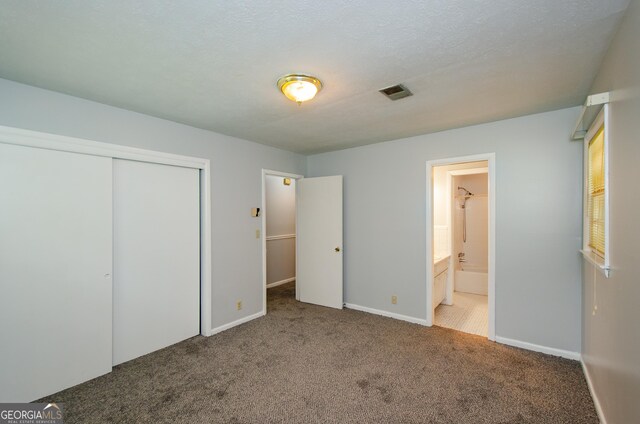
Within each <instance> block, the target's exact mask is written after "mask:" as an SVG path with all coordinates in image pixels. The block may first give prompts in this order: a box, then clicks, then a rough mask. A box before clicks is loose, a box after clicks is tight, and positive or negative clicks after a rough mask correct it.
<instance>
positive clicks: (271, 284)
mask: <svg viewBox="0 0 640 424" xmlns="http://www.w3.org/2000/svg"><path fill="white" fill-rule="evenodd" d="M292 281H296V277H291V278H287V279H286V280H280V281H274V282H273V283H269V284H267V288H268V289H270V288H272V287H278V286H281V285H283V284H287V283H290V282H292Z"/></svg>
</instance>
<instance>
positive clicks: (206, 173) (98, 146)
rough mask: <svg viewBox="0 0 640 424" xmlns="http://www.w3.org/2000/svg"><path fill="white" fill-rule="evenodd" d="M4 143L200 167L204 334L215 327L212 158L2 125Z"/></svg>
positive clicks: (202, 324)
mask: <svg viewBox="0 0 640 424" xmlns="http://www.w3.org/2000/svg"><path fill="white" fill-rule="evenodd" d="M0 143H4V144H13V145H17V146H27V147H35V148H39V149H47V150H58V151H62V152H70V153H79V154H86V155H91V156H102V157H108V158H113V159H126V160H133V161H138V162H149V163H157V164H162V165H173V166H181V167H184V168H194V169H198V170H200V311H199V315H200V334H201V335H203V336H210V335H212V334H213V332H212V328H211V261H212V258H211V164H210V161H209V159H204V158H197V157H191V156H183V155H177V154H173V153H165V152H159V151H154V150H147V149H140V148H137V147H129V146H124V145H119V144H111V143H104V142H100V141H92V140H86V139H81V138H75V137H68V136H62V135H56V134H49V133H44V132H39V131H31V130H25V129H22V128H13V127H6V126H0Z"/></svg>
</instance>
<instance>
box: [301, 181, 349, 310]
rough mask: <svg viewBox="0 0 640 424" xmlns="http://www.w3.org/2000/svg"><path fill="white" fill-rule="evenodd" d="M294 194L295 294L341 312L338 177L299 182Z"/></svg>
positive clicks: (340, 193)
mask: <svg viewBox="0 0 640 424" xmlns="http://www.w3.org/2000/svg"><path fill="white" fill-rule="evenodd" d="M297 184H298V191H297V208H296V211H297V217H296V222H297V264H296V266H297V270H296V278H297V287H296V289H297V291H298V295H299V299H300V301H302V302H307V303H314V304H316V305H322V306H329V307H331V308H338V309H342V306H343V295H342V176H341V175H339V176H332V177H319V178H303V179H300V180H298V182H297Z"/></svg>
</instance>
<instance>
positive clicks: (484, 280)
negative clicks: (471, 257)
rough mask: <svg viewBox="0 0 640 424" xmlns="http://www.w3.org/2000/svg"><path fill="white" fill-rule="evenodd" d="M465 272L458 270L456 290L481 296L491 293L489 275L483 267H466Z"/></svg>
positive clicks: (455, 282)
mask: <svg viewBox="0 0 640 424" xmlns="http://www.w3.org/2000/svg"><path fill="white" fill-rule="evenodd" d="M463 268H464V271H462V270H459V269H456V273H455V281H454V284H455V289H456V291H459V292H464V293H473V294H481V295H484V296H486V295H487V294H488V293H489V274H488V273H487V268H486V267H483V266H477V265H476V266H474V265H464V266H463Z"/></svg>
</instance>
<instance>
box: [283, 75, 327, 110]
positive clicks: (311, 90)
mask: <svg viewBox="0 0 640 424" xmlns="http://www.w3.org/2000/svg"><path fill="white" fill-rule="evenodd" d="M278 88H279V89H280V91H282V94H284V95H285V96H286V98H287V99H289V100H291V101H294V102H296V103H298V105H300V103H302V102H306V101H307V100H311V99H313V98H314V97H315V96H316V94H317V93H318V91H320V90H321V89H322V82H321V81H320V80H319V79H318V78H316V77H312V76H309V75H304V74H288V75H285V76H283V77H281V78H280V79H279V80H278Z"/></svg>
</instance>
